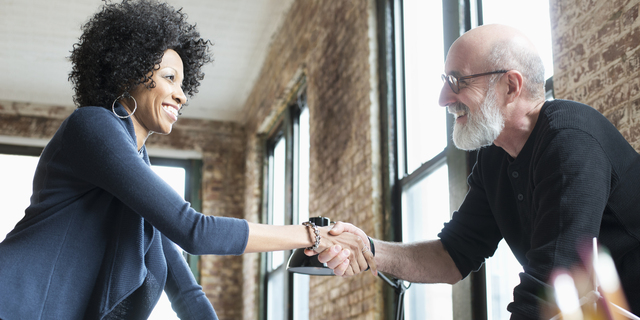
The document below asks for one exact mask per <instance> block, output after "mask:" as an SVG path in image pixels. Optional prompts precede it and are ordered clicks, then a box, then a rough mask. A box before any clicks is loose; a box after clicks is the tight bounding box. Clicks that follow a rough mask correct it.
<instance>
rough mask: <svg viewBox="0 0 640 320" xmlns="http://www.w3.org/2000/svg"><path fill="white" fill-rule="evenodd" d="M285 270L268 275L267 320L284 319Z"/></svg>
mask: <svg viewBox="0 0 640 320" xmlns="http://www.w3.org/2000/svg"><path fill="white" fill-rule="evenodd" d="M283 271H286V270H285V268H282V269H280V270H278V272H272V273H270V274H269V283H268V284H267V286H268V289H267V320H282V319H284V272H283Z"/></svg>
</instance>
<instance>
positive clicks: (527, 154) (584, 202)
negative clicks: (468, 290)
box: [439, 100, 640, 319]
mask: <svg viewBox="0 0 640 320" xmlns="http://www.w3.org/2000/svg"><path fill="white" fill-rule="evenodd" d="M468 183H469V187H470V189H469V192H468V194H467V196H466V198H465V200H464V202H463V204H462V205H461V206H460V209H459V210H458V211H456V212H454V214H453V217H452V219H451V221H450V222H449V223H447V224H445V227H444V228H443V229H442V232H441V233H440V235H439V236H440V237H441V240H442V243H443V244H444V246H445V248H446V249H447V251H448V252H449V254H450V255H451V257H452V258H453V260H454V262H455V263H456V266H457V267H458V269H459V270H460V273H461V274H462V275H463V276H466V275H468V274H469V273H470V272H471V271H473V270H478V269H479V268H480V266H481V265H482V263H483V262H484V260H485V259H486V258H488V257H490V256H492V255H493V253H494V252H495V250H496V247H497V245H498V242H499V241H500V240H501V239H502V238H504V239H505V240H506V242H507V243H508V244H509V247H510V248H511V250H512V251H513V253H514V255H515V257H516V258H517V259H518V261H519V262H520V263H521V264H522V266H523V268H524V273H522V274H520V284H519V285H518V286H517V287H516V288H515V290H514V301H513V302H512V303H511V304H510V305H509V306H508V310H509V311H510V312H511V313H512V319H540V318H539V317H540V315H539V314H540V311H541V310H544V309H543V308H545V306H546V303H547V301H545V298H544V296H545V294H547V293H548V292H549V289H550V287H549V286H548V285H547V284H546V283H547V282H548V280H549V277H550V275H551V273H552V271H554V270H558V269H559V268H565V269H569V268H571V267H574V266H580V265H582V260H581V258H583V257H584V253H585V252H589V250H591V248H592V246H591V241H592V238H593V237H598V240H599V242H600V244H602V245H604V246H605V247H607V248H608V249H609V250H610V252H611V255H612V257H613V259H614V261H615V263H616V267H617V269H618V273H619V276H620V278H621V281H622V285H623V287H624V290H625V294H626V296H627V300H628V301H629V303H630V305H631V309H632V311H633V312H634V313H636V314H639V313H640V289H638V288H639V287H640V155H638V153H637V152H636V151H635V150H634V149H633V148H632V147H631V146H630V145H629V143H628V142H627V141H626V140H625V139H624V137H622V135H621V134H620V133H619V132H618V130H616V128H615V127H614V126H613V125H612V124H611V123H610V122H609V121H608V120H607V119H606V118H605V117H604V116H603V115H601V114H600V113H599V112H598V111H596V110H595V109H593V108H591V107H589V106H587V105H584V104H580V103H577V102H572V101H566V100H555V101H548V102H546V103H545V104H544V106H543V107H542V109H541V111H540V115H539V118H538V121H537V123H536V125H535V128H534V129H533V131H532V133H531V135H530V137H529V138H528V140H527V142H526V144H525V146H524V147H523V149H522V151H521V152H520V154H519V155H518V157H517V158H516V159H513V158H512V157H511V156H509V155H508V154H507V153H506V152H505V151H504V150H503V149H502V148H499V147H497V146H495V145H492V146H490V147H487V148H483V149H481V150H480V151H479V152H478V159H477V162H476V164H475V166H474V168H473V171H472V173H471V175H470V176H469V178H468Z"/></svg>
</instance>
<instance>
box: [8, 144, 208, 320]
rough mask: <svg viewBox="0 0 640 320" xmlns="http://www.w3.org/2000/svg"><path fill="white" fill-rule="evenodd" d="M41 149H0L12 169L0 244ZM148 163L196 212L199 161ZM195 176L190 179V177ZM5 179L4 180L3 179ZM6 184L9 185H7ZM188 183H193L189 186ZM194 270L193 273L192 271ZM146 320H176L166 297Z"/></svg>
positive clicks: (23, 202)
mask: <svg viewBox="0 0 640 320" xmlns="http://www.w3.org/2000/svg"><path fill="white" fill-rule="evenodd" d="M41 152H42V148H34V147H17V146H7V145H0V165H2V166H3V167H4V168H12V169H11V174H9V173H8V171H6V170H5V171H4V172H3V173H2V176H1V178H0V181H1V182H2V183H0V202H1V203H3V204H4V205H3V209H4V211H3V212H4V213H5V214H3V215H2V216H1V218H0V241H2V240H4V238H5V237H6V235H7V233H9V232H10V231H11V230H12V229H13V227H14V226H15V225H16V223H18V221H20V219H22V217H23V216H24V210H25V209H26V208H27V207H28V206H29V204H30V197H31V193H32V187H33V185H32V184H33V176H34V174H35V171H36V166H37V164H38V160H39V159H40V158H39V155H40V153H41ZM151 161H152V163H157V164H160V165H152V169H153V170H154V171H155V172H156V173H157V174H158V175H159V176H161V177H162V178H163V179H164V180H165V181H166V182H167V183H168V184H170V185H171V186H172V187H173V188H174V189H175V190H176V192H178V193H179V194H180V195H181V196H182V197H184V198H185V199H187V201H190V202H191V203H192V206H194V208H196V206H198V208H196V210H198V211H200V208H199V201H198V199H195V198H193V199H192V198H191V197H190V195H191V194H192V193H193V192H198V190H194V187H192V186H195V188H196V189H197V185H199V184H200V178H198V174H199V170H197V169H199V168H200V167H201V166H202V164H201V161H200V160H172V159H160V158H155V159H154V158H152V159H151ZM193 172H195V173H196V174H195V175H193V174H191V173H193ZM5 175H6V176H5ZM8 182H10V183H8ZM190 183H193V184H191V185H190ZM185 257H186V258H187V261H188V262H189V265H190V266H192V271H195V272H196V274H195V275H196V279H197V278H198V274H197V272H198V271H197V268H195V267H196V266H197V257H193V256H190V255H186V254H185ZM194 269H195V270H194ZM149 319H151V320H168V319H178V317H177V316H176V313H175V312H174V311H173V309H171V303H170V302H169V300H168V298H167V296H166V294H165V293H164V292H163V293H162V297H161V298H160V301H159V302H158V304H157V305H156V307H155V308H154V310H153V312H152V314H151V315H150V317H149Z"/></svg>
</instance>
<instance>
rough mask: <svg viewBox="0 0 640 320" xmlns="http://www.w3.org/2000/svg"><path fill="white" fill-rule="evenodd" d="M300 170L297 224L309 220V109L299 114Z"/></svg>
mask: <svg viewBox="0 0 640 320" xmlns="http://www.w3.org/2000/svg"><path fill="white" fill-rule="evenodd" d="M299 124H300V130H299V131H298V132H299V134H300V137H299V141H300V146H299V147H300V151H299V154H298V155H299V158H298V159H300V162H299V164H300V169H299V172H298V186H299V187H298V188H299V189H298V222H299V223H302V222H304V221H307V220H309V149H310V145H311V144H310V143H309V108H304V109H303V110H302V112H301V113H300V121H299Z"/></svg>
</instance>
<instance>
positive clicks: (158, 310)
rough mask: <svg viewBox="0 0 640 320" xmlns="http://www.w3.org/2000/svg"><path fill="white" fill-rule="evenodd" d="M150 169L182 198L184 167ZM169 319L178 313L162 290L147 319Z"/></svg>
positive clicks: (155, 167) (184, 178)
mask: <svg viewBox="0 0 640 320" xmlns="http://www.w3.org/2000/svg"><path fill="white" fill-rule="evenodd" d="M151 169H152V170H153V171H154V172H155V173H157V174H158V175H159V176H160V178H162V179H163V180H164V181H165V182H166V183H168V184H169V185H170V186H171V187H173V189H174V190H176V192H178V194H179V195H180V196H181V197H182V198H184V191H185V183H186V180H187V174H186V170H185V169H184V168H180V167H170V166H153V165H152V166H151ZM180 250H182V249H180ZM170 319H178V315H177V314H176V312H175V311H173V309H172V308H171V302H170V301H169V298H168V297H167V294H166V293H165V292H164V291H162V296H160V300H158V303H157V304H156V306H155V308H153V312H151V314H150V315H149V320H170Z"/></svg>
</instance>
